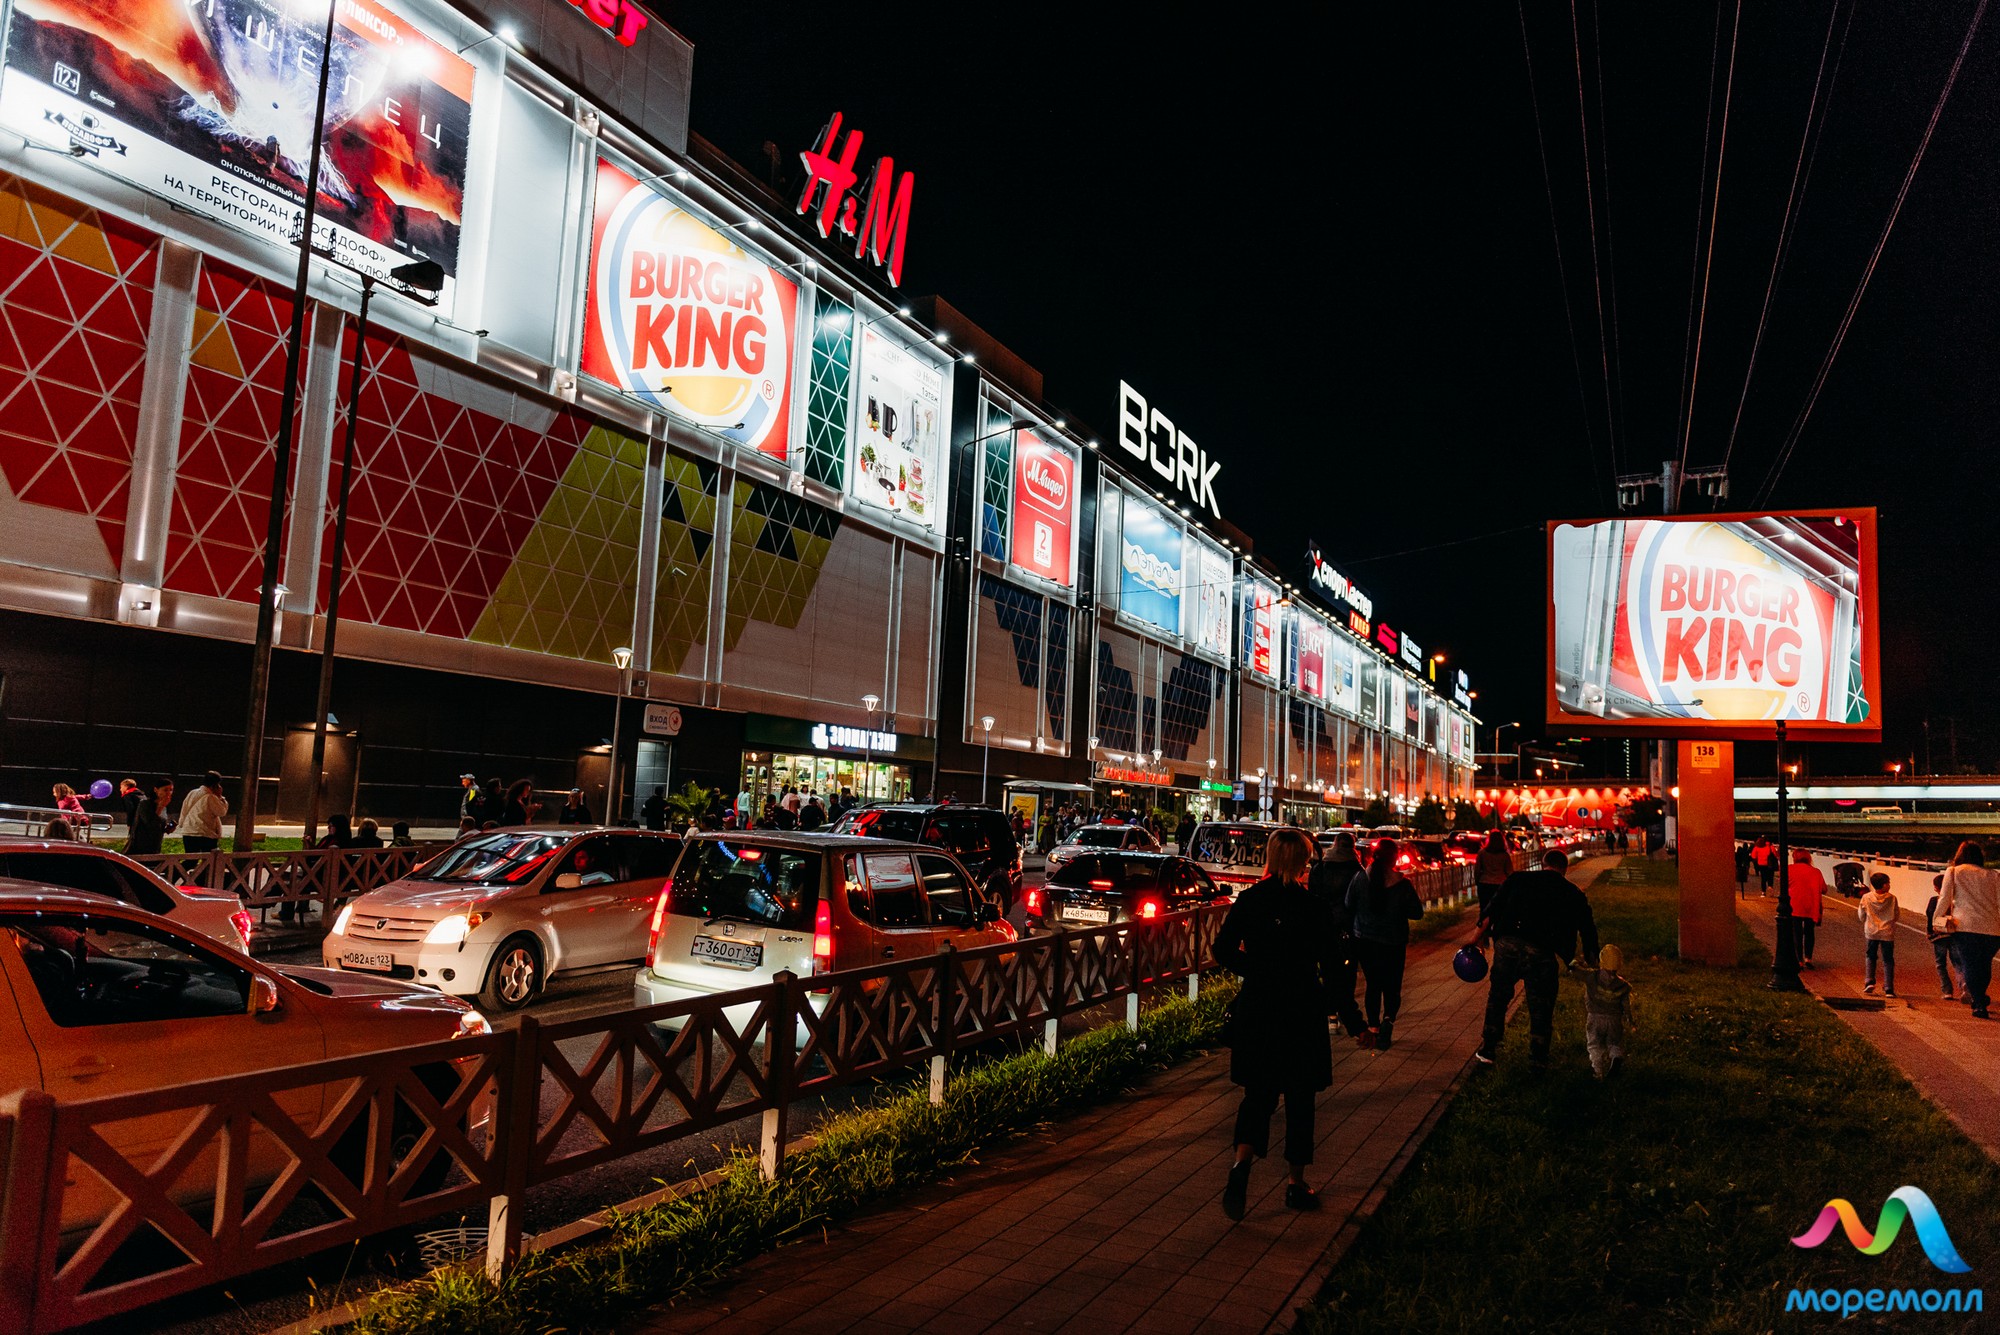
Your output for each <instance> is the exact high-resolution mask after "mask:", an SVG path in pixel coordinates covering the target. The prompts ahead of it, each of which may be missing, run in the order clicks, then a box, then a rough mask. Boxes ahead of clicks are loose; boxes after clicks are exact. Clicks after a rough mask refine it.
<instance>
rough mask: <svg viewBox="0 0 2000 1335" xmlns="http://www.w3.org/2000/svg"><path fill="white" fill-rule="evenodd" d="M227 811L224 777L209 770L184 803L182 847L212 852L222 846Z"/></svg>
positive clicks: (182, 804)
mask: <svg viewBox="0 0 2000 1335" xmlns="http://www.w3.org/2000/svg"><path fill="white" fill-rule="evenodd" d="M228 814H229V799H228V798H226V797H224V796H223V795H222V776H221V775H220V774H217V773H216V772H215V771H214V770H210V771H209V772H208V773H206V774H204V775H202V776H201V785H200V786H199V787H197V788H196V789H195V790H194V791H193V792H191V793H189V794H188V795H187V798H186V799H185V800H184V801H183V802H182V803H181V819H180V831H181V847H182V848H184V849H186V850H187V851H188V852H190V853H213V852H214V851H215V850H216V849H218V848H220V847H222V818H223V817H224V816H227V815H228Z"/></svg>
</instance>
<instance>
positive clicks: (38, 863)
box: [0, 839, 254, 955]
mask: <svg viewBox="0 0 2000 1335" xmlns="http://www.w3.org/2000/svg"><path fill="white" fill-rule="evenodd" d="M0 877H11V878H12V879H14V880H17V881H33V882H35V883H36V884H37V885H54V886H61V887H63V888H64V889H67V890H81V891H83V892H84V893H85V894H90V895H102V896H103V897H104V898H106V899H115V900H118V901H119V902H120V903H123V904H130V905H131V906H132V907H133V908H135V909H144V910H145V911H146V912H148V913H157V914H158V915H159V916H161V917H162V918H165V919H167V920H168V921H170V922H172V923H175V924H176V925H178V926H181V927H190V928H193V929H194V930H195V931H197V932H200V933H201V934H202V935H203V936H206V937H208V938H210V939H211V940H214V941H218V942H220V943H221V944H223V945H225V946H228V947H229V948H230V949H231V950H239V951H242V952H243V953H244V954H246V955H247V954H249V953H250V932H251V928H252V926H253V923H254V920H253V919H252V918H251V916H250V913H249V911H248V910H247V909H245V908H244V907H243V901H242V900H240V899H238V898H237V897H236V896H235V895H232V894H229V893H227V892H226V891H221V890H209V889H205V888H203V887H201V886H197V885H173V884H170V883H169V882H167V881H166V880H164V879H162V878H161V877H160V876H159V875H158V874H157V873H155V872H154V871H153V870H152V869H151V868H149V867H143V866H141V865H139V864H138V863H136V862H134V861H132V859H130V858H128V857H125V856H124V855H122V854H119V853H114V852H112V851H111V850H110V849H108V848H92V847H91V846H90V845H89V844H73V843H65V842H64V841H62V840H60V839H0Z"/></svg>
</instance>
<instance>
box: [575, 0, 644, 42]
mask: <svg viewBox="0 0 2000 1335" xmlns="http://www.w3.org/2000/svg"><path fill="white" fill-rule="evenodd" d="M569 2H570V4H571V5H572V6H574V7H575V8H576V9H578V10H579V11H581V12H582V14H583V16H584V17H585V18H587V19H589V20H590V21H591V22H592V23H595V24H596V25H597V26H598V27H600V28H602V29H604V31H606V32H608V33H610V34H611V36H612V38H613V39H614V40H616V41H617V43H618V45H620V46H630V45H632V43H634V42H636V41H638V40H639V34H640V32H641V31H643V30H644V29H645V27H646V25H647V24H648V23H651V22H652V21H653V20H652V16H651V15H649V14H647V13H646V12H645V11H644V10H642V9H640V8H639V6H637V5H635V4H633V3H632V0H569Z"/></svg>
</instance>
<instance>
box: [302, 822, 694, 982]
mask: <svg viewBox="0 0 2000 1335" xmlns="http://www.w3.org/2000/svg"><path fill="white" fill-rule="evenodd" d="M680 846H681V841H680V839H679V838H678V837H676V836H674V835H671V834H656V833H653V832H651V831H648V830H607V829H602V828H592V827H589V826H581V827H555V828H550V827H546V826H544V827H530V826H521V827H516V828H514V829H505V830H488V831H484V832H482V833H479V834H471V835H467V836H466V837H465V838H463V839H460V840H459V841H458V842H457V843H455V844H453V845H452V846H451V847H450V848H447V849H446V850H445V851H444V852H442V853H440V854H438V855H437V856H436V857H434V858H432V859H431V860H430V861H429V862H426V863H424V864H423V865H422V866H420V867H418V868H417V869H416V870H414V871H412V872H411V873H410V874H409V875H407V876H405V877H403V878H402V879H401V880H399V881H393V882H391V883H390V884H388V885H385V886H383V887H382V888H381V889H380V890H371V891H369V892H368V893H367V894H365V895H363V896H361V897H360V898H359V899H356V900H354V901H353V902H352V903H350V904H348V905H347V906H346V907H345V908H343V909H341V910H340V913H339V915H338V916H336V917H335V918H334V921H333V930H332V931H331V932H329V933H328V934H327V937H326V939H325V940H324V941H322V942H321V943H320V954H321V958H322V959H323V960H324V961H325V962H326V965H327V967H328V968H334V969H344V970H349V971H353V972H360V973H373V974H379V975H382V976H384V977H389V978H399V979H404V980H407V981H410V982H414V983H418V984H421V985H423V986H425V987H434V988H436V989H437V990H438V991H440V992H444V993H448V994H450V995H452V996H478V997H479V999H480V1001H481V1003H482V1004H483V1005H485V1006H486V1007H487V1008H488V1009H491V1010H516V1009H519V1008H520V1007H522V1006H525V1005H527V1004H528V1003H529V1002H530V1001H532V1000H533V999H534V998H535V995H536V994H537V993H539V992H540V991H541V990H542V988H543V987H544V986H546V985H547V983H548V980H549V979H551V978H554V977H556V976H558V975H563V974H575V973H586V972H595V971H597V970H600V969H611V968H618V967H623V966H630V965H634V964H637V963H639V962H640V960H641V959H642V958H643V957H644V956H645V954H646V933H647V928H648V927H649V925H650V924H651V922H652V914H653V906H654V904H655V903H656V902H658V900H659V898H660V891H661V889H662V888H663V887H664V886H665V885H666V883H667V878H668V876H670V875H671V874H672V873H673V866H674V859H675V858H676V857H677V856H679V854H680Z"/></svg>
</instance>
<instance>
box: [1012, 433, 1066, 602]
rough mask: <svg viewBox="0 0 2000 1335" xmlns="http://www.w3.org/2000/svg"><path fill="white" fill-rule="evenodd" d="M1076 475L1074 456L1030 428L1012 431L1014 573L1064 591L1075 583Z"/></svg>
mask: <svg viewBox="0 0 2000 1335" xmlns="http://www.w3.org/2000/svg"><path fill="white" fill-rule="evenodd" d="M1076 477H1077V458H1076V455H1074V454H1072V453H1071V452H1070V451H1068V450H1066V449H1064V448H1063V447H1062V446H1060V445H1058V444H1056V443H1055V442H1053V441H1047V440H1043V439H1042V438H1041V436H1039V435H1038V434H1036V433H1035V432H1033V431H1030V430H1027V429H1026V428H1023V429H1022V430H1019V431H1016V432H1015V433H1014V513H1013V514H1012V515H1011V516H1010V517H1009V519H1008V524H1007V532H1008V535H1009V537H1008V551H1007V559H1008V561H1009V562H1010V563H1011V564H1013V565H1014V567H1015V568H1016V569H1019V570H1025V571H1027V572H1028V573H1029V574H1030V575H1038V576H1040V577H1041V578H1042V579H1046V580H1049V581H1051V582H1053V583H1056V584H1060V585H1062V586H1063V587H1064V588H1068V587H1070V585H1072V584H1074V583H1075V582H1076V577H1075V571H1074V570H1073V569H1072V567H1071V565H1070V541H1071V539H1070V535H1071V532H1072V530H1073V529H1074V527H1075V523H1076Z"/></svg>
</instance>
